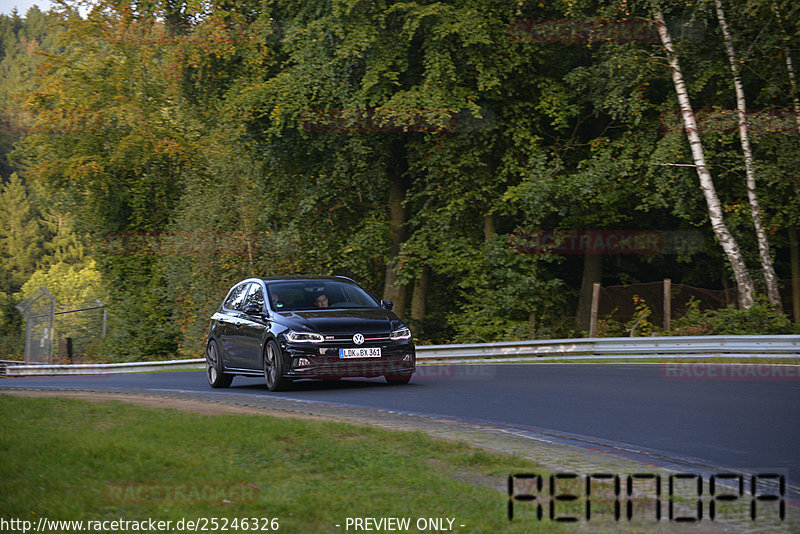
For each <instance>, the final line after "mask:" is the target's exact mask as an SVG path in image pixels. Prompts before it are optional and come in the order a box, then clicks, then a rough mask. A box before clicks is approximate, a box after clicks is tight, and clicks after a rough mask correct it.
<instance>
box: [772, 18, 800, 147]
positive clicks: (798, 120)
mask: <svg viewBox="0 0 800 534" xmlns="http://www.w3.org/2000/svg"><path fill="white" fill-rule="evenodd" d="M772 10H773V11H774V12H775V18H776V19H778V27H779V28H780V29H781V31H782V32H783V33H784V34H787V32H786V30H785V29H784V28H783V18H781V12H780V10H779V9H778V6H777V5H775V2H773V3H772ZM787 35H788V34H787ZM783 54H784V55H785V56H786V72H787V74H788V75H789V89H790V90H791V92H792V107H793V108H794V123H795V126H796V127H797V133H798V134H800V98H798V96H797V78H796V77H795V74H794V66H792V54H791V53H790V51H789V47H788V46H784V47H783Z"/></svg>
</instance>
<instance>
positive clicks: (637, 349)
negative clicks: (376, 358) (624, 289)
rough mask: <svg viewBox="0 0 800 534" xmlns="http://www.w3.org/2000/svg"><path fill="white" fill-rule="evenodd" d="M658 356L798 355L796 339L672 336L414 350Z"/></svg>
mask: <svg viewBox="0 0 800 534" xmlns="http://www.w3.org/2000/svg"><path fill="white" fill-rule="evenodd" d="M628 354H636V355H641V356H660V355H670V354H673V355H675V354H689V355H693V354H748V355H762V354H763V355H773V354H787V355H795V356H800V336H797V335H784V336H673V337H609V338H579V339H544V340H536V341H508V342H502V343H476V344H468V345H429V346H421V347H417V358H418V359H419V358H443V359H453V358H459V359H463V358H508V357H523V356H530V357H541V356H565V357H569V356H589V355H591V356H622V355H628Z"/></svg>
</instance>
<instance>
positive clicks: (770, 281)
mask: <svg viewBox="0 0 800 534" xmlns="http://www.w3.org/2000/svg"><path fill="white" fill-rule="evenodd" d="M714 4H715V8H716V12H717V20H718V21H719V25H720V29H721V30H722V37H723V40H724V41H725V52H726V54H727V56H728V63H730V66H731V75H732V76H733V88H734V90H735V91H736V116H737V120H738V125H739V141H740V142H741V145H742V154H743V155H744V168H745V177H746V183H747V199H748V200H749V201H750V215H751V217H752V219H753V226H754V228H755V232H756V241H757V242H758V254H759V257H760V259H761V269H762V271H763V272H764V282H765V283H766V287H767V298H769V302H770V304H772V305H773V306H774V307H776V308H779V307H780V305H781V295H780V292H779V291H778V277H777V275H776V274H775V267H773V265H772V256H770V251H769V241H768V240H767V233H766V231H764V223H763V222H762V220H761V208H760V207H759V204H758V193H757V192H756V173H755V165H754V164H753V150H752V147H751V145H750V134H749V132H748V129H747V100H746V98H745V94H744V86H743V84H742V76H741V69H740V66H739V60H738V59H737V57H736V50H735V49H734V47H733V36H732V35H731V30H730V27H729V26H728V21H727V20H726V19H725V11H724V9H723V7H722V0H714ZM787 57H788V56H787Z"/></svg>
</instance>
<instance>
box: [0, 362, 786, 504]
mask: <svg viewBox="0 0 800 534" xmlns="http://www.w3.org/2000/svg"><path fill="white" fill-rule="evenodd" d="M667 365H674V364H664V365H660V364H659V365H653V364H650V365H646V364H624V365H609V364H602V365H592V364H550V365H548V364H536V365H470V366H465V365H460V366H458V365H440V366H424V367H420V370H419V371H418V373H417V374H416V375H415V376H414V378H413V379H412V381H411V383H410V384H408V385H406V386H388V385H386V384H385V383H384V382H383V380H381V379H373V380H367V379H347V380H342V381H340V382H337V383H329V382H328V383H326V382H313V381H307V382H299V383H296V384H295V387H294V389H293V390H291V391H288V392H282V393H270V392H269V391H267V390H266V388H265V387H264V383H263V381H262V380H260V379H255V378H244V377H236V378H235V379H234V382H233V385H232V387H231V388H229V389H226V390H212V388H211V387H210V386H208V385H207V382H206V380H205V376H204V373H202V372H175V373H150V374H128V375H104V376H61V377H29V378H5V379H2V380H0V391H1V390H2V389H3V388H9V387H14V388H47V389H50V388H66V389H71V388H77V389H106V388H108V389H141V390H156V391H157V390H169V391H185V392H202V393H213V392H224V393H228V394H231V393H234V394H240V395H277V396H280V397H283V398H287V399H297V400H302V401H313V402H322V403H327V404H342V405H348V406H357V407H365V408H373V409H379V410H390V411H395V412H403V413H411V414H418V415H428V416H436V417H442V418H449V419H456V420H461V421H466V422H475V423H482V424H491V425H495V426H499V427H503V428H510V429H514V430H519V431H522V432H523V433H525V432H530V433H531V435H537V436H540V437H541V436H542V435H544V436H545V437H548V436H549V437H551V438H553V439H554V440H556V441H558V440H559V439H567V440H568V441H572V442H573V444H578V445H581V444H582V445H583V446H587V447H588V446H598V445H604V446H609V447H618V448H627V449H634V450H637V451H642V452H643V453H644V454H649V455H652V457H653V458H656V457H660V458H668V459H673V460H676V461H686V462H687V465H705V466H708V467H710V468H711V470H712V471H714V470H715V469H716V468H717V467H719V468H722V469H725V468H731V469H737V470H745V471H749V472H766V471H769V472H778V473H781V474H785V475H786V476H787V481H788V483H789V485H790V486H791V487H793V488H794V489H795V490H796V489H797V488H798V487H799V486H800V377H798V374H800V373H799V372H798V370H797V368H793V369H794V370H793V371H791V372H788V373H786V372H784V373H781V374H782V375H783V376H778V377H771V376H767V377H760V378H759V377H757V376H753V375H748V374H746V373H745V374H742V373H741V372H740V373H739V374H738V375H737V374H736V373H735V372H734V373H730V372H729V373H728V375H730V374H733V375H734V376H733V377H732V378H731V377H730V376H728V379H725V380H721V379H719V375H720V374H721V373H722V372H724V371H723V370H721V369H719V368H718V369H717V371H716V374H717V375H718V376H716V377H711V378H709V377H707V376H706V374H708V373H707V372H706V371H702V370H701V369H702V368H699V367H698V368H694V369H693V370H692V373H691V376H689V375H688V374H686V373H684V372H675V371H674V369H673V370H672V372H671V371H670V369H669V368H667V367H665V366H667ZM771 368H772V366H761V367H760V369H761V372H762V374H770V373H768V372H766V371H764V369H771ZM698 370H700V371H699V372H698ZM740 371H741V368H740ZM787 374H788V375H789V376H788V377H787V376H786V375H787Z"/></svg>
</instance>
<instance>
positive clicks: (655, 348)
mask: <svg viewBox="0 0 800 534" xmlns="http://www.w3.org/2000/svg"><path fill="white" fill-rule="evenodd" d="M695 355H697V356H700V355H702V356H713V355H736V356H749V357H800V336H797V335H785V336H693V337H690V336H675V337H633V338H629V337H617V338H584V339H545V340H536V341H509V342H502V343H475V344H465V345H421V346H418V347H417V359H418V360H430V361H431V362H434V361H438V360H463V361H470V360H473V361H478V360H480V361H482V360H492V359H496V360H504V361H508V359H509V358H512V359H519V360H525V359H537V358H542V360H552V359H554V358H562V357H563V358H564V359H570V357H576V358H575V359H576V360H582V359H584V357H586V356H592V357H615V356H622V357H627V358H631V357H634V356H635V357H641V358H652V357H678V356H695ZM13 363H15V362H13ZM13 363H12V362H9V363H7V364H6V366H5V373H4V374H5V375H6V376H36V375H84V374H116V373H141V372H153V371H176V370H184V369H202V368H203V367H204V366H205V360H204V359H202V358H198V359H192V360H171V361H164V362H135V363H109V364H74V365H13ZM0 371H2V369H0ZM0 374H3V373H2V372H0Z"/></svg>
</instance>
